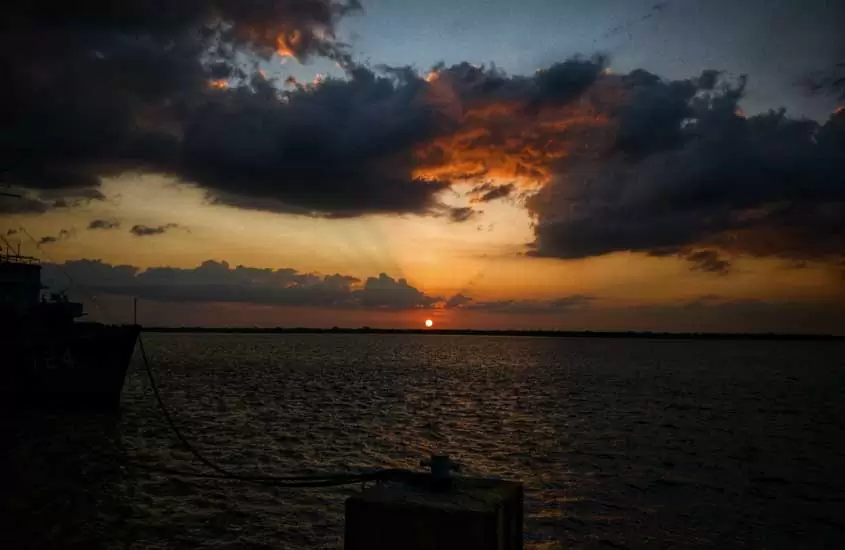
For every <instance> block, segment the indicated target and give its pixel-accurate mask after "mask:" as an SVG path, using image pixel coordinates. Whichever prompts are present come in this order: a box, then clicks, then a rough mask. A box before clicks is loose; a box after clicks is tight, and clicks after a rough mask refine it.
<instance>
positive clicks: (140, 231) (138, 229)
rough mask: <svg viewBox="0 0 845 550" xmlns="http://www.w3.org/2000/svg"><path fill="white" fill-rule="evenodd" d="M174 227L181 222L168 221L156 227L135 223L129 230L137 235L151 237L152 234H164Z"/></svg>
mask: <svg viewBox="0 0 845 550" xmlns="http://www.w3.org/2000/svg"><path fill="white" fill-rule="evenodd" d="M174 227H179V224H177V223H168V224H165V225H159V226H155V227H150V226H147V225H133V226H132V229H130V230H129V232H130V233H132V234H133V235H135V236H136V237H150V236H152V235H162V234H164V233H167V231H168V230H169V229H173V228H174Z"/></svg>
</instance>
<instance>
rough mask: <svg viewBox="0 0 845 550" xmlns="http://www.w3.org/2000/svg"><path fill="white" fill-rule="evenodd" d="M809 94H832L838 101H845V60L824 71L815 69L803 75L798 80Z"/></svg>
mask: <svg viewBox="0 0 845 550" xmlns="http://www.w3.org/2000/svg"><path fill="white" fill-rule="evenodd" d="M798 84H800V85H801V86H803V87H804V88H805V89H806V90H807V91H809V92H810V93H811V94H819V93H825V94H832V95H834V96H836V97H837V98H838V99H839V100H840V101H845V61H842V62H840V63H837V64H836V65H834V66H833V67H830V68H829V69H828V70H825V71H815V72H812V73H810V74H806V75H803V76H802V77H801V78H799V80H798Z"/></svg>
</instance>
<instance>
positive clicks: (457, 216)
mask: <svg viewBox="0 0 845 550" xmlns="http://www.w3.org/2000/svg"><path fill="white" fill-rule="evenodd" d="M479 214H481V211H479V210H475V209H473V208H471V207H469V206H462V207H460V208H452V209H451V210H450V211H449V218H450V219H451V220H452V221H453V222H465V221H467V220H471V219H473V218H475V217H477V216H478V215H479Z"/></svg>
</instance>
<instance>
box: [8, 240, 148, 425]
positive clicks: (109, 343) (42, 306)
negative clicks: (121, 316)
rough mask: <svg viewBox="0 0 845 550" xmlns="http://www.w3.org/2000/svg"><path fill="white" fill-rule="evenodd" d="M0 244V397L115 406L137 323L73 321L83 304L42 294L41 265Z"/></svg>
mask: <svg viewBox="0 0 845 550" xmlns="http://www.w3.org/2000/svg"><path fill="white" fill-rule="evenodd" d="M3 241H4V244H5V245H6V246H5V247H2V246H0V399H2V401H3V404H4V405H11V406H13V407H18V406H35V407H39V408H41V407H50V408H52V407H59V408H79V409H89V410H99V411H106V412H115V411H118V410H119V408H120V394H121V392H122V390H123V382H124V378H125V376H126V371H127V369H128V368H129V364H130V362H131V360H132V354H133V352H134V349H135V344H136V342H137V340H138V335H139V334H140V326H138V325H105V324H101V323H94V322H84V321H82V320H80V319H81V318H83V317H84V316H85V315H86V314H85V311H84V308H83V305H82V304H81V303H79V302H73V301H70V300H68V299H67V297H66V296H65V295H64V294H63V293H50V294H49V295H48V294H46V293H45V291H46V290H47V288H46V287H45V286H44V285H43V284H42V282H41V264H40V263H39V262H38V260H37V259H36V258H32V257H29V256H22V255H21V254H20V248H18V250H17V251H14V250H13V249H12V247H11V245H9V243H8V241H6V240H5V239H3Z"/></svg>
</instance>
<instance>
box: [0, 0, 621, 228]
mask: <svg viewBox="0 0 845 550" xmlns="http://www.w3.org/2000/svg"><path fill="white" fill-rule="evenodd" d="M48 4H49V3H47V2H44V1H36V2H34V3H28V4H26V5H16V6H14V7H11V8H8V9H7V15H8V17H6V18H4V23H2V24H0V25H2V27H0V31H2V32H0V75H2V76H3V77H4V82H5V84H4V101H3V102H0V116H2V118H3V120H4V125H3V128H2V129H0V146H2V147H0V163H2V165H3V166H4V169H5V171H6V173H5V177H6V179H7V180H8V181H9V182H10V183H11V184H12V185H13V186H16V187H19V188H21V189H25V190H28V191H29V194H30V195H31V200H29V201H23V202H19V203H16V204H14V205H12V206H9V205H7V201H5V200H4V202H3V203H0V207H1V208H3V209H4V210H9V211H16V212H43V211H45V210H47V209H49V208H54V207H65V206H74V205H75V204H78V203H79V202H80V201H81V200H83V199H89V200H93V199H97V198H101V197H93V196H86V197H83V196H82V195H80V190H88V191H89V192H92V193H93V192H94V191H96V189H97V188H98V186H99V180H100V178H101V177H104V176H110V175H114V174H116V173H121V172H124V171H128V170H133V171H134V170H138V171H151V172H157V173H164V174H170V175H173V176H176V177H179V178H182V179H184V180H188V181H191V182H194V183H197V184H199V185H200V186H201V187H203V188H204V189H206V190H207V191H208V194H209V196H210V199H211V201H213V202H216V203H224V204H229V205H233V206H236V207H240V208H253V209H263V210H269V211H277V212H286V213H297V214H302V215H310V216H325V217H350V216H361V215H366V214H379V213H413V214H433V215H443V213H444V211H445V212H448V211H449V208H448V207H446V206H444V205H443V204H441V203H440V200H439V198H438V197H439V195H440V193H442V192H443V191H444V190H446V189H447V188H448V187H449V185H450V184H451V182H452V181H453V180H454V179H456V178H458V174H456V173H453V172H452V171H447V172H449V173H447V174H444V176H449V177H438V176H437V175H432V174H430V173H427V171H426V170H425V169H426V167H428V166H429V163H431V162H432V161H434V164H435V165H438V164H440V165H442V164H443V163H444V162H445V163H448V162H450V160H451V159H450V158H446V157H443V158H442V159H441V161H440V162H437V161H436V159H433V157H432V154H433V153H436V151H437V148H434V149H432V150H431V151H424V149H426V147H427V146H429V145H430V144H431V143H432V142H433V141H434V140H436V139H437V138H439V137H442V136H448V135H450V134H451V133H453V132H454V131H455V130H456V128H458V127H460V126H461V125H462V123H461V121H460V120H459V119H460V116H459V115H460V113H459V112H458V111H460V110H462V109H464V107H466V108H468V109H471V108H473V106H475V105H477V104H483V103H487V104H489V103H491V102H498V101H509V102H514V103H515V104H517V105H516V106H515V109H517V110H518V111H519V112H520V113H521V116H523V117H527V118H532V117H533V118H534V119H535V120H536V119H537V117H538V116H540V115H541V111H543V109H547V108H549V106H555V105H561V104H565V103H568V102H571V101H574V100H575V99H577V98H578V96H579V95H580V94H581V93H583V91H584V90H585V89H587V88H588V87H589V86H590V85H591V84H592V83H593V82H594V81H595V80H596V78H597V77H598V75H599V74H600V73H601V71H602V70H603V68H604V63H605V60H604V59H603V58H599V57H597V58H594V59H589V60H588V59H570V60H567V61H565V62H562V63H558V64H555V65H552V66H551V67H549V68H547V69H544V70H542V71H539V72H538V73H536V74H535V75H532V76H527V77H526V76H511V77H509V76H506V75H505V74H504V73H502V72H501V71H498V70H497V69H496V68H495V67H489V68H484V67H480V68H479V67H474V66H472V65H469V64H466V63H462V64H458V65H455V66H452V67H445V66H444V67H440V68H439V69H438V72H439V73H441V74H442V79H441V82H440V83H439V84H438V83H435V82H427V81H426V80H425V79H424V78H422V77H421V76H420V75H418V74H417V73H416V72H415V71H413V70H411V69H409V68H405V67H398V68H397V67H380V68H379V69H378V70H371V69H367V68H364V67H361V66H358V65H356V64H354V63H352V61H351V59H350V57H349V54H348V52H347V50H346V47H345V45H344V44H341V43H339V42H337V41H336V40H335V39H334V29H335V25H336V23H337V22H338V20H339V18H341V17H343V16H344V15H345V14H347V13H349V12H351V11H355V10H357V9H359V8H360V6H359V4H358V2H357V1H350V2H341V1H337V2H334V1H332V0H268V1H262V2H240V1H236V0H197V1H193V2H180V3H178V5H176V6H172V5H170V4H172V3H171V2H166V1H164V0H129V1H128V2H126V3H121V4H120V5H119V6H118V5H116V4H115V5H112V4H113V3H112V2H102V1H97V2H93V3H87V4H85V5H84V6H76V5H74V6H73V7H69V6H65V7H61V8H53V7H51V6H50V5H48ZM274 52H275V53H276V54H279V53H281V54H284V55H293V56H295V57H297V58H299V59H306V58H308V57H310V56H324V57H328V58H331V59H334V60H336V61H337V62H338V63H339V64H340V65H341V66H342V67H343V68H344V69H345V71H346V77H345V78H342V79H332V78H329V79H325V80H322V81H321V82H319V83H314V84H307V85H302V84H298V83H296V82H293V84H294V85H293V86H292V89H290V88H288V89H285V88H284V87H283V86H282V83H278V82H275V81H272V80H268V79H267V78H265V77H264V76H263V74H262V73H260V72H259V71H257V70H256V67H257V65H256V62H257V60H259V59H262V58H266V57H268V56H270V55H273V54H274ZM446 82H448V85H444V83H446ZM447 88H448V90H447ZM438 90H440V91H441V92H443V93H444V94H445V101H440V100H439V99H438V93H439V92H438ZM440 99H444V98H440ZM456 115H457V116H456ZM546 115H547V113H544V114H543V116H546ZM479 145H480V144H479ZM481 169H482V170H485V169H484V168H483V167H482V168H481ZM520 170H522V169H520ZM529 171H530V168H529V169H526V170H525V172H526V173H527V172H529ZM465 177H466V175H465ZM41 195H44V196H43V197H42V196H41ZM46 195H49V197H48V196H46ZM467 214H468V213H467V212H466V211H461V210H458V211H454V212H450V213H449V214H448V215H449V216H450V217H451V218H452V219H456V220H460V219H468V217H469V216H468V215H467Z"/></svg>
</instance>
